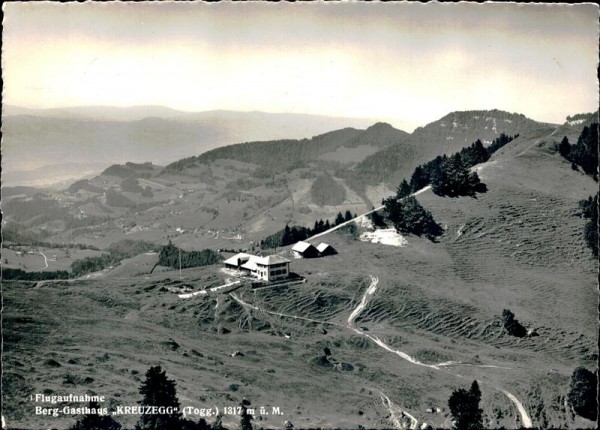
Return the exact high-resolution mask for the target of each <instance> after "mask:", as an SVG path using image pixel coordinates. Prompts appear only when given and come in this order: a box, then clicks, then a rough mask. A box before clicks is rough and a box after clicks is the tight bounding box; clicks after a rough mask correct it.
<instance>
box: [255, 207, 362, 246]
mask: <svg viewBox="0 0 600 430" xmlns="http://www.w3.org/2000/svg"><path fill="white" fill-rule="evenodd" d="M356 217H357V215H356V214H354V215H352V212H350V211H349V210H347V211H346V213H345V214H343V215H342V213H341V212H338V214H337V216H336V217H335V220H334V221H332V222H330V221H329V220H325V221H323V219H322V218H321V219H320V220H318V221H315V224H314V227H313V228H312V229H311V228H308V227H302V226H292V227H290V226H289V225H288V224H286V225H285V228H284V229H283V230H280V231H278V232H277V233H273V234H272V235H270V236H267V237H266V238H264V239H263V240H261V241H260V247H261V248H262V249H270V248H278V247H280V246H287V245H292V244H294V243H296V242H299V241H301V240H306V239H308V238H309V237H311V236H314V235H316V234H319V233H323V232H324V231H327V230H329V229H330V228H332V227H335V226H338V225H340V224H342V223H344V222H346V221H350V220H351V219H353V218H356Z"/></svg>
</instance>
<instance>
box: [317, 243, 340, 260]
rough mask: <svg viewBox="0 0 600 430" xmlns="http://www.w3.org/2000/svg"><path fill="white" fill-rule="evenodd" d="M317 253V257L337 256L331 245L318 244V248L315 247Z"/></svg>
mask: <svg viewBox="0 0 600 430" xmlns="http://www.w3.org/2000/svg"><path fill="white" fill-rule="evenodd" d="M317 251H319V256H320V257H326V256H328V255H335V254H337V251H336V250H335V248H334V247H333V246H331V245H329V244H328V243H324V242H322V243H320V244H319V246H317Z"/></svg>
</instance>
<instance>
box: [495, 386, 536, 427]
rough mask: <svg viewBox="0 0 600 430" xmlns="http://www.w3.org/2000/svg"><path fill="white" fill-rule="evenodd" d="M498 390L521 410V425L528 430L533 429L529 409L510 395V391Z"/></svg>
mask: <svg viewBox="0 0 600 430" xmlns="http://www.w3.org/2000/svg"><path fill="white" fill-rule="evenodd" d="M498 390H500V391H502V392H503V393H504V395H505V396H506V397H508V398H509V399H510V401H511V402H513V403H514V404H515V406H516V407H517V409H518V410H519V414H520V415H521V425H522V426H523V427H524V428H526V429H530V428H533V423H532V422H531V417H530V416H529V414H528V413H527V409H525V406H523V404H522V403H521V402H520V401H519V399H517V398H516V397H515V396H514V395H513V394H511V393H509V392H508V391H506V390H503V389H502V388H498Z"/></svg>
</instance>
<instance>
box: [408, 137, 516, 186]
mask: <svg viewBox="0 0 600 430" xmlns="http://www.w3.org/2000/svg"><path fill="white" fill-rule="evenodd" d="M516 137H518V135H516V136H514V137H511V136H507V135H506V134H504V133H502V134H501V135H500V136H499V137H498V138H496V139H494V141H493V142H492V143H491V144H490V146H488V147H487V148H486V147H484V146H483V143H482V142H481V140H479V139H477V140H476V141H475V142H474V143H473V144H471V146H467V147H466V148H463V149H462V150H460V151H459V152H456V153H454V154H453V155H451V156H450V157H448V156H446V155H440V156H437V157H436V158H434V159H433V160H431V161H428V162H427V163H424V164H422V165H420V166H417V167H416V168H415V170H414V172H413V174H412V176H411V179H410V189H411V191H412V192H415V191H418V190H420V189H421V188H423V187H426V186H427V185H431V188H432V190H433V192H434V193H436V194H437V195H441V196H451V197H453V196H464V195H473V194H474V193H476V192H485V191H486V188H485V185H484V184H482V183H481V181H480V180H479V176H478V175H477V173H475V172H473V173H471V172H469V169H470V168H471V167H473V166H475V165H476V164H480V163H484V162H486V161H488V160H489V158H490V156H491V155H492V154H493V153H494V152H496V151H497V150H498V149H500V148H502V147H503V146H505V145H506V144H507V143H509V142H511V141H512V140H513V139H515V138H516Z"/></svg>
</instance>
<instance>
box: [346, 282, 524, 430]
mask: <svg viewBox="0 0 600 430" xmlns="http://www.w3.org/2000/svg"><path fill="white" fill-rule="evenodd" d="M375 280H377V282H375ZM378 282H379V279H377V278H376V277H374V276H371V285H369V287H368V288H367V290H366V291H365V293H364V294H363V297H362V300H361V301H360V303H359V304H358V306H357V307H356V309H354V311H353V312H352V313H351V314H350V317H349V318H348V327H349V328H351V329H352V330H353V331H354V332H355V333H358V334H360V335H361V336H365V337H366V338H368V339H370V340H371V341H373V342H374V343H375V344H377V345H378V346H379V347H381V348H383V349H385V350H386V351H389V352H392V353H394V354H396V355H398V356H399V357H401V358H403V359H404V360H406V361H408V362H410V363H412V364H416V365H418V366H423V367H429V368H430V369H434V370H438V371H441V370H442V369H440V367H448V366H452V365H463V366H473V367H491V368H504V369H510V368H507V367H502V366H494V365H485V364H483V365H473V364H466V363H465V364H463V363H461V362H453V361H447V362H444V363H439V364H437V365H435V364H425V363H422V362H420V361H419V360H416V359H415V358H413V357H411V356H410V355H408V354H407V353H405V352H403V351H400V350H396V349H392V348H391V347H390V346H389V345H387V344H386V343H385V342H383V341H382V340H381V339H379V338H378V337H377V336H372V335H370V334H367V333H365V332H363V331H361V330H359V329H357V328H355V327H353V325H352V322H353V321H354V320H355V319H356V317H358V315H360V313H361V312H362V311H363V310H364V308H365V307H366V305H367V302H368V298H369V296H372V295H373V293H375V290H376V289H377V288H376V286H377V283H378ZM494 388H495V389H496V390H498V391H501V392H502V393H503V394H504V395H505V396H506V397H508V398H509V400H510V401H511V402H513V403H514V404H515V406H516V407H517V410H518V412H519V415H520V416H521V423H522V426H523V427H524V428H532V427H533V423H532V421H531V417H530V416H529V414H528V412H527V410H526V409H525V407H524V406H523V404H522V403H521V402H520V401H519V399H517V398H516V397H515V396H514V394H512V393H509V392H508V391H506V390H504V389H502V388H498V387H494ZM381 395H382V396H383V393H381ZM384 404H385V402H384ZM387 404H388V409H390V408H391V407H389V405H390V404H391V402H390V400H389V398H387ZM390 413H392V412H391V409H390ZM404 413H406V412H404ZM412 418H413V419H414V417H412ZM391 420H392V422H393V423H394V425H395V426H398V425H401V424H400V422H399V421H398V420H397V418H396V417H395V415H394V414H393V413H392V415H391ZM415 422H416V419H415ZM397 428H398V427H397ZM399 428H402V427H399ZM411 428H416V423H415V427H411Z"/></svg>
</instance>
